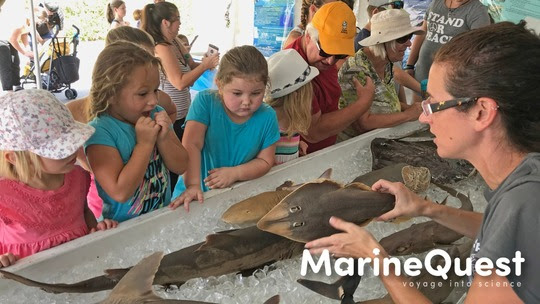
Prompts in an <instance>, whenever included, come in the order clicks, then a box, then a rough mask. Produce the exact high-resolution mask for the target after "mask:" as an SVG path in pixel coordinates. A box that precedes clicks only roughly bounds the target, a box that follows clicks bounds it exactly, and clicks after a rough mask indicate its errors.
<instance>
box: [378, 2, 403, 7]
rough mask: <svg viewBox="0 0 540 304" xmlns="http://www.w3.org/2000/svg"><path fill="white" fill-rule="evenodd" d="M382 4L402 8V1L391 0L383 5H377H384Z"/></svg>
mask: <svg viewBox="0 0 540 304" xmlns="http://www.w3.org/2000/svg"><path fill="white" fill-rule="evenodd" d="M384 6H391V7H392V8H395V9H400V8H403V1H392V2H388V3H385V4H383V5H379V6H377V7H384Z"/></svg>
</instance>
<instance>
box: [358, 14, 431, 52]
mask: <svg viewBox="0 0 540 304" xmlns="http://www.w3.org/2000/svg"><path fill="white" fill-rule="evenodd" d="M424 33H425V32H424V31H423V30H422V28H421V27H414V26H411V20H410V18H409V13H407V12H406V11H405V10H404V9H391V10H385V11H382V12H380V13H377V14H375V15H373V17H371V36H369V37H367V38H365V39H363V40H360V42H358V43H359V44H360V45H361V46H371V45H376V44H381V43H385V42H388V41H392V40H395V39H398V38H400V37H403V36H406V35H409V34H415V35H419V34H424Z"/></svg>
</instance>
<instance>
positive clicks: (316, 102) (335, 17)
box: [287, 1, 374, 153]
mask: <svg viewBox="0 0 540 304" xmlns="http://www.w3.org/2000/svg"><path fill="white" fill-rule="evenodd" d="M355 34H356V18H355V17H354V14H353V12H352V10H351V9H350V8H349V7H348V6H347V4H345V3H344V2H341V1H336V2H331V3H328V4H325V5H323V6H322V7H321V8H320V9H319V10H318V11H317V13H315V15H314V16H313V19H312V20H311V22H310V23H309V24H308V25H307V27H306V32H305V33H304V35H303V36H301V37H300V38H298V39H297V40H295V41H294V42H293V43H292V44H290V45H289V46H288V47H287V48H292V49H295V50H296V51H298V53H299V54H300V55H301V56H302V58H304V60H306V62H307V63H308V64H309V65H310V66H314V67H316V68H317V69H318V70H319V72H320V74H319V76H317V77H315V78H314V79H313V81H312V84H313V102H312V110H311V114H312V119H311V124H310V127H309V130H308V133H307V134H303V139H304V140H305V141H307V142H308V145H309V146H308V151H307V152H308V153H311V152H314V151H318V150H321V149H323V148H326V147H328V146H331V145H333V144H335V143H336V139H337V134H338V133H339V132H341V131H342V130H343V129H345V128H346V127H347V126H348V125H350V124H351V123H352V122H353V121H355V120H356V119H357V118H358V117H360V116H361V115H362V114H363V113H364V112H366V111H367V110H368V109H369V106H370V104H371V99H372V96H373V91H374V87H373V83H372V82H371V80H368V81H367V82H366V85H365V86H364V87H362V85H360V83H359V82H358V81H356V89H357V93H358V94H357V96H358V100H357V102H355V103H353V104H351V106H349V107H347V108H346V109H342V110H339V109H338V103H339V97H340V95H341V88H340V87H339V83H338V81H337V68H336V62H337V61H338V60H339V59H344V58H346V57H347V56H351V55H354V36H355Z"/></svg>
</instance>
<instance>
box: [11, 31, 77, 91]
mask: <svg viewBox="0 0 540 304" xmlns="http://www.w3.org/2000/svg"><path fill="white" fill-rule="evenodd" d="M73 27H74V28H75V34H74V35H73V37H72V38H71V41H69V37H58V36H57V34H58V28H57V29H56V31H55V34H54V35H53V37H52V38H51V39H50V40H47V41H46V42H45V43H44V44H43V46H42V50H41V52H40V54H39V62H40V66H41V73H40V75H41V79H40V81H41V87H42V88H43V89H45V90H48V91H51V92H53V93H59V92H62V91H64V90H65V92H64V94H65V95H66V98H67V99H75V98H77V91H76V90H75V89H72V88H71V84H72V83H74V82H75V81H77V80H79V64H80V60H79V58H77V46H78V44H79V33H80V30H79V28H78V27H76V26H75V25H73ZM71 48H72V51H70V49H71ZM34 69H35V64H34V62H33V61H31V62H30V63H29V64H28V65H27V66H26V67H25V69H24V72H23V76H22V84H21V85H22V86H23V88H24V85H25V84H29V83H36V79H35V76H34V75H35V74H34Z"/></svg>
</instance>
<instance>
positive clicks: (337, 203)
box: [257, 179, 395, 242]
mask: <svg viewBox="0 0 540 304" xmlns="http://www.w3.org/2000/svg"><path fill="white" fill-rule="evenodd" d="M394 202H395V198H394V196H393V195H391V194H386V193H378V192H374V191H371V189H369V187H367V186H366V185H364V184H362V183H351V184H348V185H346V186H342V185H340V184H339V183H337V182H335V181H332V180H326V179H320V180H317V181H314V182H310V183H307V184H305V185H303V186H302V187H300V188H298V189H296V190H295V191H294V192H292V193H291V194H289V195H287V196H286V197H285V198H284V199H283V200H282V201H281V202H280V203H279V204H278V205H276V207H274V208H273V209H272V210H271V211H270V212H268V213H267V214H266V215H265V216H264V217H263V218H261V220H260V221H259V222H258V223H257V227H259V229H262V230H265V231H268V232H272V233H275V234H278V235H281V236H284V237H287V238H289V239H291V240H295V241H298V242H309V241H312V240H314V239H318V238H321V237H325V236H329V235H332V234H334V233H337V232H339V231H338V230H336V229H334V228H333V227H332V226H330V224H329V223H328V220H329V219H330V217H331V216H337V217H339V218H342V219H344V220H346V221H349V222H353V223H356V224H364V223H367V222H369V221H370V220H371V219H373V218H375V217H378V216H380V215H382V214H384V213H386V212H388V211H390V210H392V209H393V208H394Z"/></svg>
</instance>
